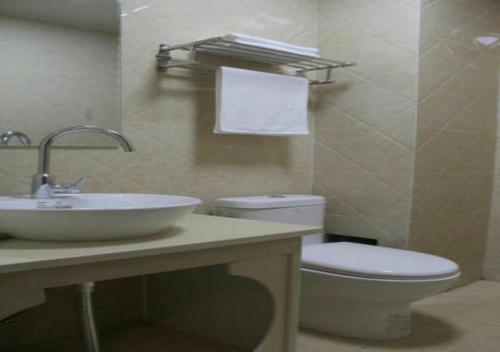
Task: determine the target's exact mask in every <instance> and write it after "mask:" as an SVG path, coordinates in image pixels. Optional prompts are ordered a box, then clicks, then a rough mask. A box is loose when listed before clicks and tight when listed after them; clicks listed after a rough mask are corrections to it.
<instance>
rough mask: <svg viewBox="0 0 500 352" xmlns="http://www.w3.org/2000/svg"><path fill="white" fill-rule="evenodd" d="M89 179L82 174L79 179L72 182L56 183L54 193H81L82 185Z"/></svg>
mask: <svg viewBox="0 0 500 352" xmlns="http://www.w3.org/2000/svg"><path fill="white" fill-rule="evenodd" d="M85 181H87V177H85V176H82V177H80V178H79V179H78V181H76V182H74V183H71V184H69V185H55V186H54V187H53V188H52V191H53V193H54V194H61V193H69V194H76V193H80V189H81V187H82V185H83V184H84V183H85Z"/></svg>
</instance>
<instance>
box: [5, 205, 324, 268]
mask: <svg viewBox="0 0 500 352" xmlns="http://www.w3.org/2000/svg"><path fill="white" fill-rule="evenodd" d="M318 231H320V228H318V227H314V226H303V225H290V224H281V223H272V222H263V221H254V220H243V219H233V218H224V217H216V216H208V215H197V214H191V215H189V216H187V217H186V218H185V219H183V220H182V221H181V222H180V223H179V224H178V226H176V227H174V228H172V229H170V230H168V231H166V232H165V233H162V234H158V235H154V236H150V237H144V238H140V239H136V240H121V241H100V242H37V241H25V240H18V239H10V238H9V239H4V240H0V274H6V273H14V272H20V271H27V270H35V269H47V268H54V267H61V266H69V265H77V264H88V263H97V262H103V261H107V260H115V259H127V258H137V257H145V256H153V255H159V254H167V253H180V252H187V251H196V250H202V249H210V248H217V247H225V246H232V245H239V244H249V243H258V242H265V241H273V240H280V239H286V238H296V237H300V236H304V235H309V234H314V233H317V232H318Z"/></svg>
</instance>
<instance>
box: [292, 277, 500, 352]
mask: <svg viewBox="0 0 500 352" xmlns="http://www.w3.org/2000/svg"><path fill="white" fill-rule="evenodd" d="M413 309H414V322H413V324H414V325H413V328H414V332H413V334H412V335H411V336H409V337H407V338H404V339H400V340H393V341H390V342H383V341H381V342H372V341H365V340H358V339H349V338H341V337H334V336H329V335H325V334H320V333H316V332H312V331H305V330H304V331H301V333H300V336H299V343H298V351H297V352H371V351H373V352H379V351H396V352H397V351H404V352H438V351H439V352H500V283H498V282H491V281H479V282H476V283H473V284H471V285H468V286H464V287H461V288H458V289H455V290H452V291H449V292H445V293H442V294H440V295H437V296H434V297H430V298H426V299H424V300H422V301H419V302H417V303H415V304H414V305H413Z"/></svg>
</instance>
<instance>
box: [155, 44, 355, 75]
mask: <svg viewBox="0 0 500 352" xmlns="http://www.w3.org/2000/svg"><path fill="white" fill-rule="evenodd" d="M175 51H187V52H188V54H187V58H186V59H178V58H173V57H172V55H171V53H172V52H175ZM199 53H202V54H209V55H214V56H218V57H228V58H232V59H238V60H245V61H251V62H256V63H263V64H269V65H274V66H280V67H282V68H284V69H286V70H285V71H283V72H282V73H283V74H287V75H294V76H299V77H306V73H309V72H313V71H324V70H326V79H325V80H314V79H310V84H328V83H333V81H332V80H331V79H330V76H331V71H332V70H333V69H338V68H344V67H349V66H354V65H355V64H354V63H348V62H342V61H335V60H329V59H324V58H321V57H316V56H310V55H302V54H298V53H294V52H288V51H283V50H278V49H272V48H266V47H262V46H256V45H251V44H245V43H240V42H235V41H231V40H227V39H225V38H222V37H214V38H209V39H205V40H199V41H195V42H190V43H185V44H179V45H164V44H162V45H160V49H159V52H158V54H157V55H156V57H157V62H158V65H157V67H158V70H159V71H161V72H167V70H168V69H170V68H175V67H177V68H186V69H202V70H213V69H215V68H217V65H212V64H205V63H202V62H200V61H199V60H197V54H199ZM184 56H185V55H184ZM306 78H307V77H306Z"/></svg>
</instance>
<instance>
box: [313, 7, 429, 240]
mask: <svg viewBox="0 0 500 352" xmlns="http://www.w3.org/2000/svg"><path fill="white" fill-rule="evenodd" d="M418 3H419V1H412V0H410V1H397V0H379V1H373V0H357V1H331V0H321V1H320V3H319V7H320V11H319V14H320V27H319V47H320V49H321V52H322V54H323V55H325V56H326V57H333V58H335V59H341V60H352V61H354V62H357V63H358V66H356V67H353V68H349V69H345V70H343V71H342V72H338V73H336V74H335V76H334V79H335V80H336V81H337V83H336V84H335V85H332V86H323V87H319V88H317V91H316V93H317V103H316V109H317V116H316V135H315V147H314V153H315V155H314V156H315V158H314V186H313V188H314V192H315V193H317V194H321V195H325V196H327V198H328V209H327V215H326V221H327V222H326V229H327V231H329V232H332V233H337V234H345V235H355V236H364V237H371V238H377V239H379V240H380V244H382V245H388V246H394V247H404V246H405V244H406V240H407V237H408V228H409V218H410V210H411V194H412V177H413V176H412V175H413V159H414V158H413V157H414V147H415V141H414V136H415V128H416V103H417V55H418V24H419V23H418V20H419V11H420V8H419V6H418Z"/></svg>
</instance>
